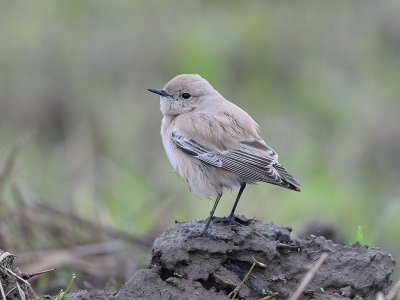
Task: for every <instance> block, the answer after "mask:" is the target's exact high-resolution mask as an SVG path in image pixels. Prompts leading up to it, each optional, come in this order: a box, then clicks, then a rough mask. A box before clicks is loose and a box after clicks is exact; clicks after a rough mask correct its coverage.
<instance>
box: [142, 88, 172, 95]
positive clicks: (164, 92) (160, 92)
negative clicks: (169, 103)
mask: <svg viewBox="0 0 400 300" xmlns="http://www.w3.org/2000/svg"><path fill="white" fill-rule="evenodd" d="M147 90H148V91H149V92H152V93H155V94H158V95H160V96H163V97H172V95H171V94H168V93H167V92H166V91H164V90H157V89H147Z"/></svg>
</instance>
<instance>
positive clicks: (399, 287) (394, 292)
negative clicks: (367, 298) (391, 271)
mask: <svg viewBox="0 0 400 300" xmlns="http://www.w3.org/2000/svg"><path fill="white" fill-rule="evenodd" d="M399 290H400V280H399V281H397V283H396V284H395V285H394V287H392V289H391V290H390V292H389V294H387V296H386V298H385V300H393V299H394V297H396V295H397V294H398V293H399Z"/></svg>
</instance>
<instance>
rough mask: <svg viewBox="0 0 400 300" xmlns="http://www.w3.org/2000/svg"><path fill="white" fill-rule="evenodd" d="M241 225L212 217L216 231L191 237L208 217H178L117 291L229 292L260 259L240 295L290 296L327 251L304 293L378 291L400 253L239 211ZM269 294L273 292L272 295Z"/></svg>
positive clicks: (336, 295)
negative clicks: (298, 230)
mask: <svg viewBox="0 0 400 300" xmlns="http://www.w3.org/2000/svg"><path fill="white" fill-rule="evenodd" d="M236 221H238V222H239V223H240V224H241V226H240V227H238V226H229V225H228V224H224V223H223V222H216V221H214V222H212V226H211V227H210V230H209V231H210V234H211V236H209V237H199V238H190V234H191V231H200V230H201V229H202V228H203V226H204V221H188V222H181V223H177V224H175V225H174V226H172V228H170V229H169V230H168V231H166V232H165V233H163V234H162V235H161V236H160V237H158V238H157V239H156V240H155V242H154V245H153V250H152V257H151V259H150V262H149V268H148V269H145V270H140V271H138V272H136V274H135V275H134V276H133V278H132V279H131V280H129V281H128V282H127V283H126V284H125V285H124V286H123V287H122V288H121V290H120V291H119V292H118V293H117V294H116V295H115V296H114V297H115V299H135V298H140V297H145V298H146V297H149V298H162V299H196V298H199V299H206V298H208V299H226V298H227V295H228V294H229V293H230V292H231V291H232V290H233V289H234V288H235V287H236V286H237V285H238V284H239V283H240V282H241V280H242V279H243V278H244V276H245V275H246V273H247V272H248V271H249V269H250V267H251V265H252V264H253V257H254V258H255V259H256V260H258V261H260V262H262V263H264V264H266V268H261V267H255V268H254V269H253V271H252V273H251V274H250V276H249V278H248V280H247V281H246V284H245V285H244V286H243V287H242V288H241V289H240V291H239V294H238V296H239V298H242V299H260V298H263V297H266V296H274V297H275V298H274V299H287V298H288V297H289V296H290V295H291V294H293V292H294V291H295V290H296V289H297V287H298V286H299V284H300V282H301V280H302V279H303V278H304V276H305V274H306V273H307V272H308V270H309V268H310V266H311V265H313V264H314V263H315V261H316V260H317V259H318V258H319V257H320V256H321V254H322V253H324V252H327V253H328V255H329V256H328V258H327V259H326V260H325V262H324V263H323V265H322V266H321V267H320V268H319V269H318V270H317V272H316V273H315V276H314V278H313V279H312V281H311V282H310V283H309V285H308V286H307V288H306V289H305V290H304V292H303V295H302V296H301V297H300V299H375V295H376V293H377V292H379V291H383V292H385V293H386V292H387V290H388V287H389V285H390V284H391V283H392V282H391V280H390V274H391V273H392V272H393V270H394V267H395V261H394V259H393V258H392V257H391V255H390V254H389V253H388V252H386V251H385V250H381V249H379V248H369V247H368V246H365V245H360V244H359V243H355V244H350V245H347V246H342V245H339V244H334V243H333V242H332V241H330V240H326V239H325V238H324V237H314V236H310V237H309V238H306V239H300V240H291V238H290V232H291V228H289V227H285V226H279V225H274V224H273V223H264V222H260V221H253V220H248V219H246V218H244V217H241V218H237V219H236ZM272 298H273V297H271V298H268V297H266V299H272Z"/></svg>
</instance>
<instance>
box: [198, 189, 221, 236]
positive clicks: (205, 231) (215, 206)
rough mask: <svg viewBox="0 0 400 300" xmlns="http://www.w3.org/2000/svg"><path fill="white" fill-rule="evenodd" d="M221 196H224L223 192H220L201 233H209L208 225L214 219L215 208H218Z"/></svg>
mask: <svg viewBox="0 0 400 300" xmlns="http://www.w3.org/2000/svg"><path fill="white" fill-rule="evenodd" d="M221 197H222V193H221V194H218V196H217V199H215V203H214V207H213V209H212V210H211V211H210V217H209V218H208V220H207V223H206V226H205V227H204V229H203V231H202V232H201V235H203V234H205V233H207V229H208V226H209V225H210V222H211V219H212V217H213V215H214V212H215V209H216V208H217V206H218V202H219V199H221Z"/></svg>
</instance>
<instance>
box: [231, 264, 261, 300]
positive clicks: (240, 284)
mask: <svg viewBox="0 0 400 300" xmlns="http://www.w3.org/2000/svg"><path fill="white" fill-rule="evenodd" d="M256 265H258V266H260V267H262V268H266V267H267V266H266V265H265V264H263V263H261V262H259V261H257V260H256V259H255V258H254V257H253V264H252V266H251V268H250V270H249V272H247V274H246V276H245V277H244V279H243V280H242V282H240V283H239V285H238V286H237V287H236V288H235V289H234V290H233V291H232V292H230V293H229V295H228V299H231V297H232V299H235V298H236V296H237V294H238V293H239V291H240V289H241V288H242V286H243V284H244V283H245V282H246V280H247V278H248V277H249V276H250V273H251V271H253V269H254V267H255V266H256Z"/></svg>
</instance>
